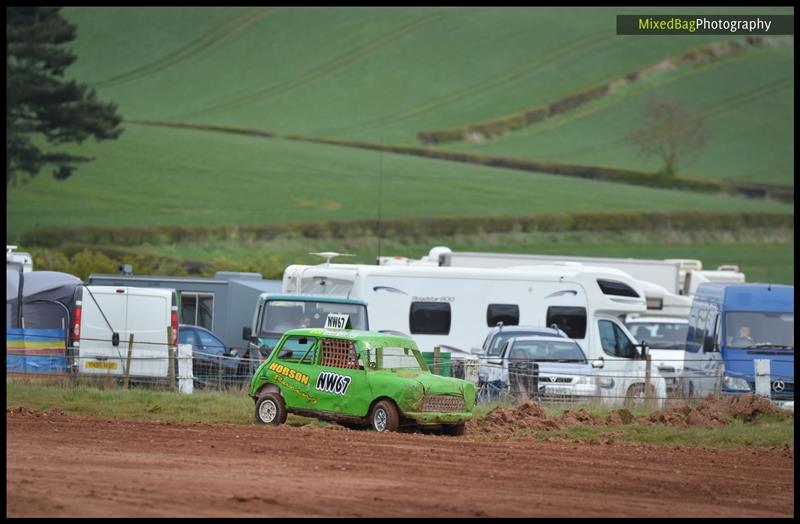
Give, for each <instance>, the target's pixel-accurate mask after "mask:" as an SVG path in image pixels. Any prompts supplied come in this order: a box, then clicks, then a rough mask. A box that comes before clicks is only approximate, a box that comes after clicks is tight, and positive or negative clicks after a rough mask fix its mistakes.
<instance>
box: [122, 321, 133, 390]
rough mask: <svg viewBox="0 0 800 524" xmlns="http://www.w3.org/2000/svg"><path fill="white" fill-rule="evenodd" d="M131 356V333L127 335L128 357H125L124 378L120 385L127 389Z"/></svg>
mask: <svg viewBox="0 0 800 524" xmlns="http://www.w3.org/2000/svg"><path fill="white" fill-rule="evenodd" d="M132 356H133V333H131V334H130V335H129V336H128V358H126V359H125V380H124V381H123V384H122V387H123V388H125V389H128V382H129V380H130V377H131V357H132Z"/></svg>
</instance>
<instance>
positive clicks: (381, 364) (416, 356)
mask: <svg viewBox="0 0 800 524" xmlns="http://www.w3.org/2000/svg"><path fill="white" fill-rule="evenodd" d="M380 354H381V357H380V358H379V361H378V362H377V363H376V366H375V368H376V369H403V370H407V371H408V370H414V371H425V368H423V367H422V365H421V364H420V361H421V360H422V354H420V352H419V351H417V350H416V349H410V348H401V347H385V348H382V349H381V351H380ZM370 358H371V357H370Z"/></svg>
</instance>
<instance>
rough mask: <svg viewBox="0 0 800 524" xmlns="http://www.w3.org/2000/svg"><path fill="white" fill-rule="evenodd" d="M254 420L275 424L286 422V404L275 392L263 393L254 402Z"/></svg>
mask: <svg viewBox="0 0 800 524" xmlns="http://www.w3.org/2000/svg"><path fill="white" fill-rule="evenodd" d="M256 422H258V423H260V424H271V425H273V426H277V425H278V424H283V423H284V422H286V404H285V403H284V402H283V397H281V396H280V395H278V394H277V393H264V394H263V395H261V396H260V397H258V401H257V402H256Z"/></svg>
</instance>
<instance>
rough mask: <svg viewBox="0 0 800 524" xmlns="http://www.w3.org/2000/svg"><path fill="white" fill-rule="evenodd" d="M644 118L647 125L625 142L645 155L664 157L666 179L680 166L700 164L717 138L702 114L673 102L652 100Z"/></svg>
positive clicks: (631, 133) (646, 108)
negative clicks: (694, 162)
mask: <svg viewBox="0 0 800 524" xmlns="http://www.w3.org/2000/svg"><path fill="white" fill-rule="evenodd" d="M642 115H643V117H644V123H643V124H642V125H641V126H640V127H637V128H635V129H633V130H631V131H630V132H629V133H628V134H627V135H626V137H625V138H626V140H627V141H628V142H629V143H631V144H633V145H634V146H635V147H636V148H637V149H638V150H639V151H640V152H641V153H642V154H643V155H645V156H657V157H660V158H661V159H662V160H663V161H664V168H663V170H662V173H664V174H666V175H675V174H676V173H677V172H678V166H679V165H680V166H685V165H686V164H688V163H690V162H692V161H694V160H696V159H697V158H698V157H699V156H700V155H701V154H702V153H703V151H704V150H705V148H706V146H707V145H708V143H709V142H710V141H711V138H712V136H713V135H712V132H711V127H710V126H709V124H708V122H707V120H706V118H705V117H704V116H703V114H702V113H700V112H695V111H691V110H690V109H688V108H686V107H685V106H683V105H681V104H679V103H678V102H675V101H674V100H672V99H670V98H663V97H662V98H652V99H650V100H649V101H648V102H647V104H646V105H645V108H644V111H643V112H642Z"/></svg>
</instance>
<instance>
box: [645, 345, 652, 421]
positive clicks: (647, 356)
mask: <svg viewBox="0 0 800 524" xmlns="http://www.w3.org/2000/svg"><path fill="white" fill-rule="evenodd" d="M651 373H652V361H651V360H650V352H646V353H645V355H644V407H646V408H648V409H649V408H652V407H653V396H652V395H651V394H650V391H651V382H652V380H651V378H650V374H651Z"/></svg>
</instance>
